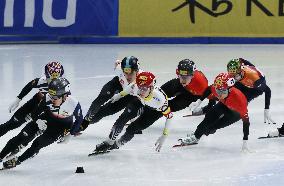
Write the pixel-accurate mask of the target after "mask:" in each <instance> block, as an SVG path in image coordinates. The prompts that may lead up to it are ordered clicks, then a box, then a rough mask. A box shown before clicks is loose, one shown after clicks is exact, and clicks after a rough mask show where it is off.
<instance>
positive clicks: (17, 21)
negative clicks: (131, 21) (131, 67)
mask: <svg viewBox="0 0 284 186" xmlns="http://www.w3.org/2000/svg"><path fill="white" fill-rule="evenodd" d="M117 34H118V0H20V1H19V0H1V1H0V35H21V36H60V35H61V36H62V35H64V36H79V35H81V36H82V35H85V36H88V35H92V36H117Z"/></svg>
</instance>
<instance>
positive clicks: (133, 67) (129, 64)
mask: <svg viewBox="0 0 284 186" xmlns="http://www.w3.org/2000/svg"><path fill="white" fill-rule="evenodd" d="M121 69H122V71H123V72H125V73H131V72H132V71H138V70H139V63H138V59H137V58H136V57H134V56H128V57H125V58H123V60H122V61H121Z"/></svg>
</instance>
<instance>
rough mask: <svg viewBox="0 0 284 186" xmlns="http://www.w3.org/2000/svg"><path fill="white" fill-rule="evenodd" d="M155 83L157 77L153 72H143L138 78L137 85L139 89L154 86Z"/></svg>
mask: <svg viewBox="0 0 284 186" xmlns="http://www.w3.org/2000/svg"><path fill="white" fill-rule="evenodd" d="M155 82H156V79H155V75H154V74H152V73H151V72H141V73H139V74H138V75H137V77H136V84H137V86H138V87H139V88H140V87H151V86H154V85H155Z"/></svg>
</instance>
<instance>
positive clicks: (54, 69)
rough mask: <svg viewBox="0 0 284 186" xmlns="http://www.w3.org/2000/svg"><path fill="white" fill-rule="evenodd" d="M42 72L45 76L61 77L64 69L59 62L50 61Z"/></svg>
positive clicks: (51, 77)
mask: <svg viewBox="0 0 284 186" xmlns="http://www.w3.org/2000/svg"><path fill="white" fill-rule="evenodd" d="M44 72H45V76H46V77H47V78H50V79H54V78H59V77H62V75H63V74H64V69H63V66H62V65H61V64H60V63H59V62H57V61H52V62H49V63H48V64H47V65H45V69H44Z"/></svg>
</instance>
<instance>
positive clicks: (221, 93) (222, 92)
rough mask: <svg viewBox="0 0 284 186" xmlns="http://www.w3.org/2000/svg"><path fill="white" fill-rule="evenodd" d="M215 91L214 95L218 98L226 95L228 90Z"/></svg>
mask: <svg viewBox="0 0 284 186" xmlns="http://www.w3.org/2000/svg"><path fill="white" fill-rule="evenodd" d="M215 90H216V93H217V95H218V96H220V97H221V96H222V95H224V94H228V93H229V90H228V89H217V88H216V89H215Z"/></svg>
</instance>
